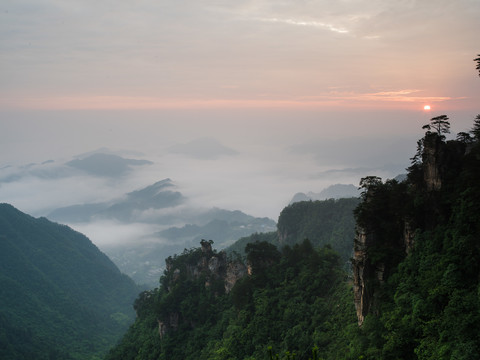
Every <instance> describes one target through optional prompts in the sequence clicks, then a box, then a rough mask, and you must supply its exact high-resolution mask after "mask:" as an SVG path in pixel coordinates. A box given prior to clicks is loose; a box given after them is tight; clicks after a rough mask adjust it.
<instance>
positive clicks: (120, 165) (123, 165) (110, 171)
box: [66, 153, 152, 177]
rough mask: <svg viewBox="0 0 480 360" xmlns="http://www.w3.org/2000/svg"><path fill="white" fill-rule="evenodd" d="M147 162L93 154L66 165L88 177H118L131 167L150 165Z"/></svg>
mask: <svg viewBox="0 0 480 360" xmlns="http://www.w3.org/2000/svg"><path fill="white" fill-rule="evenodd" d="M151 164H152V162H151V161H148V160H137V159H125V158H123V157H121V156H118V155H113V154H104V153H94V154H92V155H89V156H87V157H85V158H81V159H74V160H71V161H69V162H67V163H66V165H68V166H71V167H73V168H76V169H79V170H82V171H84V172H86V173H88V174H90V175H95V176H106V177H119V176H123V175H125V174H126V173H128V172H129V171H130V170H131V167H132V166H141V165H151Z"/></svg>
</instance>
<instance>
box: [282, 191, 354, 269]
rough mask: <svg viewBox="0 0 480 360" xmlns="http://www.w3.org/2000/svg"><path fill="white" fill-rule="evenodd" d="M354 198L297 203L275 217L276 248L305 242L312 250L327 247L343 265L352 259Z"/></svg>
mask: <svg viewBox="0 0 480 360" xmlns="http://www.w3.org/2000/svg"><path fill="white" fill-rule="evenodd" d="M359 202H360V200H359V199H358V198H348V199H338V200H334V199H330V200H324V201H301V202H297V203H293V204H291V205H289V206H287V207H286V208H284V209H283V210H282V212H281V213H280V217H279V218H278V225H277V227H278V233H279V237H280V239H279V245H280V246H284V245H290V246H292V245H294V244H299V243H301V242H302V241H303V240H305V239H309V240H310V241H311V242H312V244H313V246H314V247H322V246H325V245H330V246H331V247H332V248H333V249H334V250H335V251H337V252H338V253H339V254H340V257H341V259H342V261H343V263H347V262H348V261H349V259H350V258H351V256H352V250H353V242H352V239H353V238H354V236H355V219H354V216H353V210H354V209H355V208H356V206H357V205H358V204H359Z"/></svg>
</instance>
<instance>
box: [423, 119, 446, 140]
mask: <svg viewBox="0 0 480 360" xmlns="http://www.w3.org/2000/svg"><path fill="white" fill-rule="evenodd" d="M422 129H427V134H428V133H429V132H430V130H431V129H433V130H435V132H436V133H437V134H438V136H440V137H441V138H445V135H443V134H450V122H449V121H448V116H447V115H440V116H436V117H434V118H431V119H430V124H427V125H423V126H422Z"/></svg>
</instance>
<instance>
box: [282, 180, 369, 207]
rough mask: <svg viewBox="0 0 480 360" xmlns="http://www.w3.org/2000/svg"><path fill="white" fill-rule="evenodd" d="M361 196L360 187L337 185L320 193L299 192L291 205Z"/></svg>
mask: <svg viewBox="0 0 480 360" xmlns="http://www.w3.org/2000/svg"><path fill="white" fill-rule="evenodd" d="M359 195H360V191H359V190H358V187H356V186H354V185H352V184H349V185H345V184H335V185H331V186H329V187H327V188H325V189H323V190H322V191H320V192H319V193H314V192H311V191H310V192H308V193H307V194H305V193H302V192H299V193H296V194H295V195H294V196H293V198H292V200H291V201H290V204H293V203H296V202H299V201H309V200H312V201H315V200H327V199H340V198H349V197H358V196H359Z"/></svg>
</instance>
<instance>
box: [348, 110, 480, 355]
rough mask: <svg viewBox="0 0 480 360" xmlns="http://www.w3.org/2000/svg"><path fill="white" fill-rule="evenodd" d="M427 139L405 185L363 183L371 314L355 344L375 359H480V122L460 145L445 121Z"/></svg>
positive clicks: (364, 260)
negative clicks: (479, 355) (450, 138)
mask: <svg viewBox="0 0 480 360" xmlns="http://www.w3.org/2000/svg"><path fill="white" fill-rule="evenodd" d="M424 129H426V130H427V131H426V133H425V136H424V137H423V138H422V139H421V140H419V142H418V149H417V153H416V154H415V156H414V157H413V158H412V165H411V167H410V168H409V173H408V179H407V180H406V181H405V182H403V183H398V182H396V181H392V180H390V181H386V182H385V183H383V182H382V181H381V180H380V179H378V178H376V177H369V178H365V179H363V180H362V187H363V189H364V192H363V195H362V197H363V202H362V203H361V204H360V206H359V207H358V208H357V209H356V218H357V224H358V225H359V227H360V228H361V229H362V231H363V233H364V234H365V236H364V242H363V243H361V244H357V245H356V254H359V255H360V256H359V257H358V258H357V259H354V269H355V265H358V268H357V270H361V272H362V277H363V279H359V280H360V282H359V284H358V285H359V288H358V289H357V290H360V292H361V293H362V294H363V295H362V296H363V297H362V300H363V304H364V306H363V307H357V311H358V312H359V314H360V315H361V318H360V320H361V321H360V322H361V323H362V326H361V327H360V331H359V332H358V333H357V336H356V337H355V338H354V339H353V340H352V341H354V342H355V346H354V347H353V348H354V349H355V351H354V354H355V355H356V356H362V357H363V358H365V359H379V358H382V359H478V354H479V353H480V337H479V334H480V278H479V275H480V238H479V234H480V182H479V179H480V115H479V116H477V117H476V119H475V121H474V126H473V129H472V130H471V131H470V132H461V133H459V134H458V136H457V139H456V140H448V141H447V140H446V134H448V133H449V132H450V123H449V121H448V118H447V117H446V116H445V115H443V116H438V117H435V118H433V119H432V120H431V122H430V124H426V125H425V126H424ZM354 358H355V357H354Z"/></svg>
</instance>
